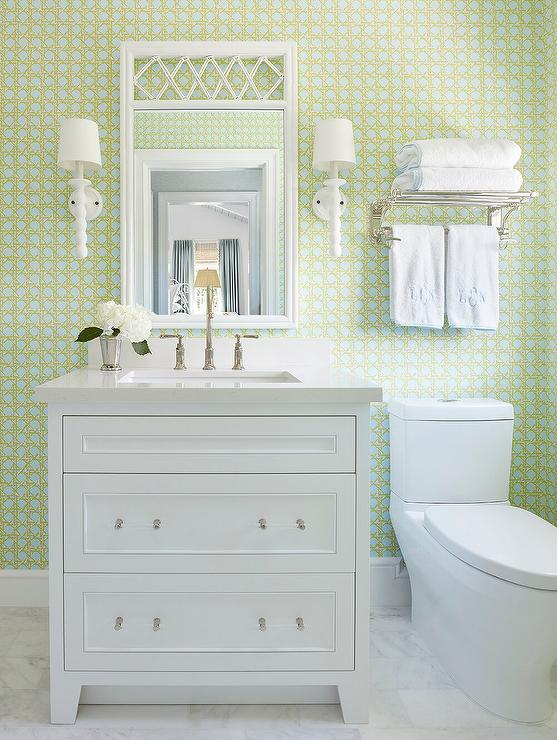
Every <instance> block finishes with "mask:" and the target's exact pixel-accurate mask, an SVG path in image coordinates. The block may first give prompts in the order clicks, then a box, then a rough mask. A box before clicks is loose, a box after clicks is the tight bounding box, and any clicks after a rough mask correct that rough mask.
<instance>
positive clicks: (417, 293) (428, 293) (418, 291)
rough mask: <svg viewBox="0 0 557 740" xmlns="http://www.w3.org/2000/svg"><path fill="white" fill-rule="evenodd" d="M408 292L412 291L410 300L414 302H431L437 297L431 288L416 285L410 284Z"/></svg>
mask: <svg viewBox="0 0 557 740" xmlns="http://www.w3.org/2000/svg"><path fill="white" fill-rule="evenodd" d="M408 292H409V293H410V300H411V301H412V302H413V303H423V304H424V305H425V304H426V303H431V301H433V300H434V298H435V292H434V291H433V290H431V288H426V287H425V286H424V287H422V288H417V287H416V286H415V285H409V286H408Z"/></svg>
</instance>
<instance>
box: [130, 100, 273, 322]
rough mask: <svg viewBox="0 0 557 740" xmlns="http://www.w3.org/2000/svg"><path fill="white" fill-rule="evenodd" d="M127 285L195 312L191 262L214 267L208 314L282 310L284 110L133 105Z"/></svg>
mask: <svg viewBox="0 0 557 740" xmlns="http://www.w3.org/2000/svg"><path fill="white" fill-rule="evenodd" d="M133 115H134V168H135V172H134V174H135V178H134V180H135V188H134V213H135V244H136V253H135V257H134V263H135V264H134V275H133V281H134V294H135V296H136V299H137V302H138V303H142V304H143V305H145V306H146V307H148V308H150V309H151V310H152V311H153V312H154V313H156V314H158V315H161V316H172V317H175V318H178V317H179V318H181V319H184V323H186V324H187V323H188V321H190V322H191V321H194V322H195V320H196V319H198V320H201V319H202V315H203V314H204V313H205V292H206V291H205V290H203V289H195V288H194V287H193V285H194V281H195V275H196V273H197V271H198V270H200V269H204V268H207V267H209V268H211V269H214V270H217V272H218V274H219V279H220V283H221V288H220V289H217V291H216V294H217V295H216V301H217V307H216V312H215V313H216V317H218V316H221V317H222V318H224V319H226V318H227V317H229V318H230V319H231V320H232V319H233V318H234V317H238V316H245V315H249V316H254V317H255V316H269V315H275V316H276V315H281V314H284V313H285V219H284V213H285V198H284V194H285V188H284V168H285V163H284V138H285V137H284V111H283V110H272V109H261V110H257V109H253V108H252V109H249V110H233V109H211V110H202V109H191V110H136V111H134V114H133Z"/></svg>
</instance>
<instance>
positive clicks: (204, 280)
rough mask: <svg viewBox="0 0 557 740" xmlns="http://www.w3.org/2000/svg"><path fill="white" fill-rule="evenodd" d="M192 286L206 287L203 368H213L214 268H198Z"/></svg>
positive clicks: (215, 275)
mask: <svg viewBox="0 0 557 740" xmlns="http://www.w3.org/2000/svg"><path fill="white" fill-rule="evenodd" d="M193 287H194V288H206V289H207V324H206V328H205V364H204V365H203V370H214V369H215V362H214V350H213V318H214V314H213V303H214V295H215V292H214V291H215V288H220V280H219V274H218V272H217V271H216V270H211V269H210V268H209V267H207V268H205V269H204V270H199V271H198V272H197V275H196V276H195V282H194V284H193Z"/></svg>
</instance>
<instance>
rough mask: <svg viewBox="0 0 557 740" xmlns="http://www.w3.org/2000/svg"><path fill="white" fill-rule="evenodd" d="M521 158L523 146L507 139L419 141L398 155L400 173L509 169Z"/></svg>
mask: <svg viewBox="0 0 557 740" xmlns="http://www.w3.org/2000/svg"><path fill="white" fill-rule="evenodd" d="M519 159H520V147H519V146H518V144H515V143H514V141H509V140H507V139H420V140H418V141H414V142H412V143H410V144H405V145H404V146H403V147H402V149H401V150H400V152H399V153H398V154H397V155H395V163H396V166H397V168H398V169H399V170H405V169H408V167H490V168H493V169H508V168H511V167H514V166H515V164H516V163H517V162H518V160H519Z"/></svg>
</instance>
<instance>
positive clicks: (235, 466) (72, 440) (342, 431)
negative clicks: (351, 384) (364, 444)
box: [63, 416, 355, 473]
mask: <svg viewBox="0 0 557 740" xmlns="http://www.w3.org/2000/svg"><path fill="white" fill-rule="evenodd" d="M63 435H64V470H65V471H66V472H73V473H88V472H104V473H207V472H212V473H282V472H289V473H353V472H354V469H355V447H354V440H355V419H354V417H352V416H65V417H64V430H63Z"/></svg>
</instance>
